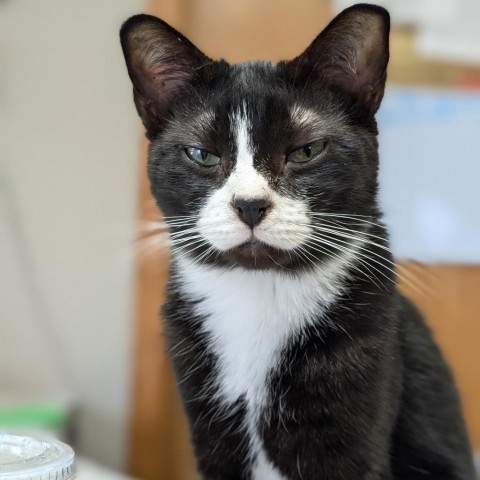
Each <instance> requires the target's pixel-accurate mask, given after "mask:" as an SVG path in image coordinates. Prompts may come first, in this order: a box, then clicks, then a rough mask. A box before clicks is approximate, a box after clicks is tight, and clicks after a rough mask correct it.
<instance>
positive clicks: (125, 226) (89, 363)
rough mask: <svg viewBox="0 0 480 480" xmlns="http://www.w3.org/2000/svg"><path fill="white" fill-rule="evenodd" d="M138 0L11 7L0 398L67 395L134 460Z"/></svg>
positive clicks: (2, 133)
mask: <svg viewBox="0 0 480 480" xmlns="http://www.w3.org/2000/svg"><path fill="white" fill-rule="evenodd" d="M144 8H145V7H144V2H143V1H140V0H102V1H100V2H99V1H95V0H82V1H75V0H42V1H28V0H13V1H12V0H10V1H5V2H2V3H1V5H0V72H1V74H0V295H1V299H0V392H1V394H0V401H1V399H2V397H3V398H4V397H5V396H8V395H12V394H13V395H23V396H27V397H29V398H30V399H33V398H35V397H37V396H42V397H54V396H56V395H58V394H61V395H64V394H67V395H68V396H69V397H71V398H72V400H73V402H74V404H75V405H77V406H78V407H79V427H80V428H79V431H78V433H79V437H78V440H79V443H78V445H79V451H80V452H82V453H84V454H88V455H90V456H92V457H93V458H95V459H97V460H100V461H101V462H103V463H105V464H106V465H110V466H114V467H121V466H122V465H123V464H124V453H125V445H126V420H127V414H128V400H129V374H130V355H131V340H130V336H131V335H130V334H131V309H132V307H131V305H132V293H131V292H132V288H131V287H132V285H131V282H132V278H131V275H132V263H131V244H132V239H133V236H134V216H135V201H136V186H137V178H136V175H137V170H136V169H137V163H138V162H137V158H138V142H139V134H140V131H141V129H140V127H139V122H138V120H137V117H136V113H135V111H134V107H133V102H132V99H131V87H130V83H129V80H128V77H127V73H126V69H125V67H124V64H123V58H122V54H121V49H120V45H119V41H118V29H119V27H120V25H121V22H122V21H123V20H125V19H126V18H127V17H128V16H129V15H131V14H134V13H138V12H140V11H142V10H144Z"/></svg>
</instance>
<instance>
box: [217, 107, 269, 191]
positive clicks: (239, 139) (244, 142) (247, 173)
mask: <svg viewBox="0 0 480 480" xmlns="http://www.w3.org/2000/svg"><path fill="white" fill-rule="evenodd" d="M230 125H231V128H232V133H233V137H234V138H235V145H236V149H237V155H236V163H235V168H234V169H233V172H232V174H231V175H230V177H229V179H228V182H227V184H229V186H230V188H231V190H232V192H233V195H234V196H235V197H237V198H243V199H244V200H250V199H252V200H253V199H260V198H266V199H268V198H270V197H271V196H272V194H273V191H272V190H271V188H270V187H269V185H268V181H267V179H266V178H265V177H263V176H262V175H261V174H260V172H259V171H258V170H256V169H255V167H254V165H253V158H254V148H253V145H252V138H251V131H252V126H251V124H250V122H249V119H248V116H247V113H246V108H245V106H243V108H242V109H239V110H237V112H236V113H235V114H234V115H233V116H232V117H231V123H230Z"/></svg>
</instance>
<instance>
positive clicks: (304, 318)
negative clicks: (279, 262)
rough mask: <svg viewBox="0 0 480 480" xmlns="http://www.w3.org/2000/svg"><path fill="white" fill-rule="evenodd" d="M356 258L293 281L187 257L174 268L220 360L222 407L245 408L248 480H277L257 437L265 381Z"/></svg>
mask: <svg viewBox="0 0 480 480" xmlns="http://www.w3.org/2000/svg"><path fill="white" fill-rule="evenodd" d="M354 256H355V252H354V250H353V249H352V250H350V251H349V252H348V253H347V252H346V253H343V254H341V255H339V257H338V258H336V259H334V260H330V261H329V262H327V263H326V264H324V265H323V266H318V267H315V268H314V269H313V270H311V271H309V272H304V273H301V274H299V275H297V276H293V275H289V274H287V273H283V272H277V271H250V270H244V269H241V268H235V269H229V270H228V269H220V268H216V267H211V266H206V265H200V264H198V263H195V262H194V261H193V260H190V259H188V258H187V257H182V258H179V259H178V260H177V265H178V273H179V278H180V280H181V289H182V290H183V293H184V294H185V295H187V296H188V297H189V298H191V299H194V300H197V301H198V303H197V304H196V313H197V314H199V315H201V316H202V317H204V318H205V321H204V323H203V325H202V328H203V329H204V331H205V332H206V333H207V334H208V336H209V338H210V345H211V348H212V349H213V351H214V352H215V354H216V356H217V358H218V373H217V382H218V384H219V387H220V395H221V397H222V399H223V401H226V402H227V403H234V402H235V401H236V400H238V398H239V397H240V396H242V395H243V396H244V398H245V400H246V402H247V408H248V413H247V430H248V432H249V435H250V445H251V452H252V458H253V459H254V460H255V463H254V472H256V473H255V474H254V476H253V479H254V480H267V479H269V480H282V477H281V476H280V474H278V472H276V470H275V469H274V468H273V467H272V466H271V465H270V463H269V462H268V459H267V457H266V455H265V453H264V452H263V447H262V443H261V440H260V438H259V436H258V433H257V419H258V414H259V411H260V410H261V408H262V406H263V405H264V404H265V401H266V395H267V389H266V388H267V385H266V383H267V379H268V374H269V372H271V371H274V370H275V368H277V366H278V365H279V362H280V359H281V356H280V354H281V352H282V350H283V348H284V347H285V346H286V344H287V342H288V341H291V340H292V339H294V338H296V337H298V336H299V335H301V333H302V330H303V329H304V328H305V327H306V326H308V325H310V324H311V323H312V322H313V321H314V319H318V318H319V316H321V315H322V313H323V312H324V311H325V310H326V309H327V308H328V307H329V305H330V304H331V303H332V302H333V300H334V299H335V298H336V296H337V295H338V294H339V293H340V292H341V291H342V284H343V280H344V277H345V272H346V269H347V267H348V265H350V263H351V262H352V260H353V258H354ZM266 472H269V473H268V474H267V473H266Z"/></svg>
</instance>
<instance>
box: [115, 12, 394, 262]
mask: <svg viewBox="0 0 480 480" xmlns="http://www.w3.org/2000/svg"><path fill="white" fill-rule="evenodd" d="M367 27H368V28H367ZM341 33H343V36H340V37H339V35H340V34H341ZM371 36H373V37H374V38H370V37H371ZM374 40H376V41H374ZM378 41H380V44H378ZM122 43H123V47H124V52H125V56H126V59H127V65H128V66H129V73H130V75H131V77H132V80H133V83H134V87H135V89H134V92H135V100H136V105H137V109H138V110H139V113H140V115H141V116H142V119H143V121H144V124H145V126H146V128H147V136H148V137H149V139H150V140H151V145H150V153H149V166H148V171H149V177H150V181H151V186H152V192H153V195H154V196H155V199H156V200H157V202H158V204H159V206H160V207H161V208H162V210H163V212H164V214H165V215H166V218H167V222H168V223H169V224H170V225H171V228H172V238H173V242H174V248H175V247H176V253H177V254H178V255H188V256H190V257H192V258H195V259H197V260H199V261H202V262H206V263H211V262H215V264H217V265H224V266H233V265H239V266H242V267H245V268H258V269H265V268H273V269H294V268H299V267H303V266H306V265H310V264H312V263H318V262H319V261H322V259H324V258H334V257H335V256H336V255H338V254H339V253H340V252H341V251H342V250H343V251H345V249H348V248H349V246H350V247H351V245H353V244H354V243H355V242H357V241H358V240H359V237H358V235H355V232H365V231H366V230H368V222H367V221H365V220H362V219H365V218H373V217H375V215H376V174H377V164H378V156H377V144H376V126H375V121H374V119H373V115H374V113H375V111H376V110H377V108H378V105H379V103H380V100H381V97H382V94H383V88H384V80H385V68H386V64H387V61H388V16H386V14H385V13H384V11H383V10H381V9H376V8H370V7H365V6H363V7H362V8H358V7H357V8H353V9H349V10H347V11H345V12H344V13H343V14H342V15H341V16H339V17H337V19H336V20H335V21H334V22H332V23H331V24H330V25H329V27H327V29H326V30H325V31H324V32H322V34H321V35H320V36H319V37H317V39H316V40H315V41H314V42H313V43H312V45H311V46H310V47H309V48H308V49H307V50H306V51H305V52H304V53H303V54H302V55H300V56H299V57H297V58H296V59H294V60H292V61H291V62H281V63H279V64H278V65H272V64H270V63H265V62H256V63H253V62H252V63H246V64H240V65H228V64H226V63H225V62H214V61H211V60H210V59H208V58H207V57H205V56H204V55H203V54H202V53H201V52H199V51H198V50H197V49H196V48H195V47H194V46H193V45H191V44H190V43H189V42H188V40H186V39H185V38H184V37H182V36H180V35H179V34H178V32H175V31H174V30H173V29H171V27H168V26H167V25H166V24H164V23H163V22H161V21H159V20H157V19H154V18H153V17H147V16H140V17H134V18H133V19H131V20H130V21H129V22H127V24H126V25H125V26H124V28H123V29H122ZM348 232H354V233H348ZM356 237H357V238H356Z"/></svg>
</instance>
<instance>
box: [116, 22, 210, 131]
mask: <svg viewBox="0 0 480 480" xmlns="http://www.w3.org/2000/svg"><path fill="white" fill-rule="evenodd" d="M120 40H121V44H122V49H123V53H124V56H125V61H126V64H127V69H128V73H129V75H130V78H131V80H132V83H133V92H134V100H135V105H136V107H137V110H138V113H139V115H140V117H141V118H142V121H143V123H144V125H145V127H146V129H147V136H148V137H149V138H150V139H152V138H153V137H154V136H155V135H156V133H157V132H158V129H159V128H160V127H161V125H162V123H163V121H164V119H165V117H166V116H167V115H168V112H169V110H170V108H171V106H172V104H173V102H174V101H175V100H176V99H177V98H178V97H179V96H180V95H181V94H182V92H184V91H185V89H186V88H187V87H188V86H189V85H191V84H192V83H194V82H195V80H196V79H197V78H198V76H199V70H200V69H201V67H203V66H205V65H208V64H210V63H212V61H211V60H210V59H209V58H208V57H206V56H205V55H204V54H203V53H202V52H201V51H200V50H198V48H196V47H195V46H194V45H193V44H192V43H191V42H190V41H189V40H188V39H187V38H185V37H184V36H183V35H182V34H181V33H179V32H177V30H175V29H174V28H172V27H171V26H170V25H168V24H167V23H165V22H164V21H162V20H160V19H158V18H156V17H152V16H150V15H136V16H134V17H131V18H130V19H128V20H127V21H126V22H125V23H124V24H123V26H122V28H121V30H120Z"/></svg>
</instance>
